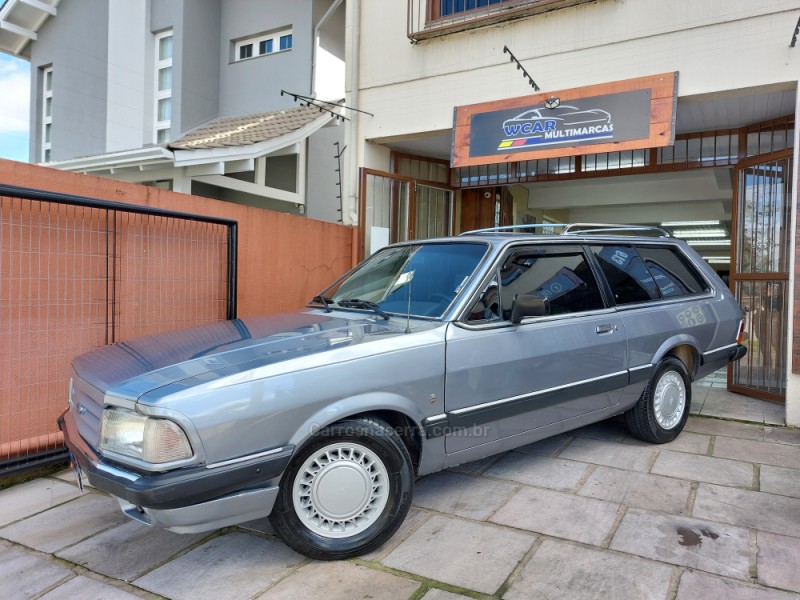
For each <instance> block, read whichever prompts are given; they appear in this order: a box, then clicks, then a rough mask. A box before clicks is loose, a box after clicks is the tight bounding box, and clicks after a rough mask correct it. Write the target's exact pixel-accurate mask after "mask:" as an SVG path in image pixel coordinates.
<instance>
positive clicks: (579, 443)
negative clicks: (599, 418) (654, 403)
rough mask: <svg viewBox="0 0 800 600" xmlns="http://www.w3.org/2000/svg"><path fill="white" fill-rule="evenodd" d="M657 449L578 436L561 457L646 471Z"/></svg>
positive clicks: (563, 451)
mask: <svg viewBox="0 0 800 600" xmlns="http://www.w3.org/2000/svg"><path fill="white" fill-rule="evenodd" d="M655 452H656V450H655V449H654V448H653V446H652V445H651V446H646V447H642V446H631V445H629V444H619V443H615V442H607V441H603V440H594V439H588V438H578V439H576V440H574V441H573V442H572V443H571V444H570V445H569V446H567V447H566V448H564V449H563V450H562V451H561V453H560V454H559V455H558V456H559V458H567V459H570V460H580V461H583V462H588V463H593V464H596V465H605V466H607V467H616V468H618V469H627V470H628V471H645V470H647V468H648V467H649V466H650V463H651V461H652V460H653V455H654V454H655Z"/></svg>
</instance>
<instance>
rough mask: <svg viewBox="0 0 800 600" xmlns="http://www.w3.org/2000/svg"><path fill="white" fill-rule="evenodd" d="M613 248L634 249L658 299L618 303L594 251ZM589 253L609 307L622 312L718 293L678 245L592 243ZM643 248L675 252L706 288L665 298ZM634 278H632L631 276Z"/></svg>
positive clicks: (616, 242)
mask: <svg viewBox="0 0 800 600" xmlns="http://www.w3.org/2000/svg"><path fill="white" fill-rule="evenodd" d="M613 246H625V247H627V248H632V249H633V250H634V252H635V253H636V257H637V258H638V259H639V260H640V261H641V263H642V265H643V266H644V268H645V270H646V271H647V273H648V275H650V277H651V278H652V281H653V286H654V287H655V290H656V292H657V293H658V297H657V298H650V299H647V300H639V301H634V302H618V301H617V299H616V297H615V295H614V287H613V286H612V285H611V282H610V281H609V279H608V277H606V274H605V271H604V270H603V267H602V265H601V264H600V260H599V259H598V258H597V256H596V254H595V252H594V249H595V248H597V247H613ZM586 247H587V251H588V253H589V255H590V257H591V259H592V261H593V262H594V263H595V266H596V268H595V272H596V273H599V278H600V284H601V288H603V289H604V290H605V294H606V296H607V302H608V304H609V306H612V307H616V308H617V309H620V310H627V309H630V308H637V307H641V306H650V305H652V304H656V303H674V302H684V301H686V300H687V299H696V298H703V297H709V296H713V295H714V294H715V293H716V289H715V287H714V285H713V284H712V283H711V281H710V280H709V279H708V277H707V276H706V274H705V273H704V272H703V270H702V269H701V268H700V266H699V265H697V264H695V262H694V261H693V260H692V259H691V257H690V256H689V255H687V254H686V253H685V252H684V251H683V250H682V248H681V247H680V246H678V245H676V244H665V243H663V241H662V242H658V241H654V243H647V242H640V241H633V240H631V241H630V242H626V243H622V242H619V241H613V242H612V241H601V240H598V241H596V242H595V241H592V242H591V243H587V244H586ZM642 248H658V249H667V250H670V251H671V252H673V254H675V255H676V257H677V259H678V260H679V261H680V262H681V263H682V264H683V265H684V267H685V268H686V269H687V270H688V271H689V272H690V274H692V275H694V276H695V277H696V278H697V280H698V281H699V282H700V283H701V284H702V285H703V286H704V289H702V290H701V291H699V292H692V293H689V294H681V295H671V296H665V295H664V293H663V291H662V290H661V287H660V286H659V285H658V283H657V282H656V277H655V275H654V274H653V272H652V271H651V270H650V267H648V266H647V261H646V260H645V258H644V257H643V256H642V255H641V253H640V249H642ZM631 277H632V276H631Z"/></svg>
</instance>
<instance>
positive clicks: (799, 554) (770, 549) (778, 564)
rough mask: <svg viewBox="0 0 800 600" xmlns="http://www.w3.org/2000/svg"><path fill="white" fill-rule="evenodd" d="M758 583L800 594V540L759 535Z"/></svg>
mask: <svg viewBox="0 0 800 600" xmlns="http://www.w3.org/2000/svg"><path fill="white" fill-rule="evenodd" d="M757 541H758V556H757V565H758V582H759V583H763V584H764V585H768V586H770V587H776V588H781V589H784V590H792V591H795V592H800V571H798V566H799V565H800V539H798V538H793V537H787V536H785V535H775V534H772V533H765V532H763V531H761V532H759V533H758V538H757Z"/></svg>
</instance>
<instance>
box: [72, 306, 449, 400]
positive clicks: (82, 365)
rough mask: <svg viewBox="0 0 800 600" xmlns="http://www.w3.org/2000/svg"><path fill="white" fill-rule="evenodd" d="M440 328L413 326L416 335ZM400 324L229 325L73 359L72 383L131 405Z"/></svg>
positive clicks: (315, 316) (323, 320) (285, 320)
mask: <svg viewBox="0 0 800 600" xmlns="http://www.w3.org/2000/svg"><path fill="white" fill-rule="evenodd" d="M436 325H441V323H425V324H421V323H420V322H419V321H417V322H415V326H414V330H415V331H418V330H419V329H420V328H422V329H428V328H430V327H432V326H436ZM406 329H407V327H406V321H405V319H396V318H395V319H390V320H388V321H387V320H383V319H376V318H373V317H372V316H371V315H369V316H367V315H363V316H362V315H358V316H355V315H353V314H348V313H345V312H337V313H323V312H321V311H320V312H317V311H305V312H297V313H287V314H275V315H268V316H263V317H251V318H246V319H234V320H232V321H223V322H220V323H214V324H211V325H204V326H200V327H193V328H190V329H182V330H178V331H171V332H168V333H162V334H158V335H153V336H149V337H143V338H139V339H135V340H131V341H126V342H118V343H116V344H112V345H110V346H104V347H102V348H98V349H96V350H93V351H91V352H88V353H86V354H83V355H81V356H78V357H77V358H75V359H74V360H73V363H72V366H73V371H74V373H75V375H76V376H77V377H79V378H80V379H81V380H83V381H84V382H86V383H88V384H89V385H91V386H92V387H94V388H96V389H97V390H99V391H100V392H102V393H104V394H105V393H111V394H113V395H115V396H119V397H123V398H127V399H129V400H136V399H138V398H140V397H141V396H142V395H144V394H146V393H147V392H150V391H152V390H155V389H158V388H162V387H164V386H168V385H171V384H175V383H177V382H180V381H183V380H186V379H190V378H191V379H193V380H194V381H196V382H200V381H203V380H205V381H209V380H213V379H218V378H220V377H225V376H228V375H234V374H236V373H241V372H243V371H246V370H248V369H253V368H257V367H262V366H267V365H271V364H275V363H279V362H282V361H287V360H290V359H295V358H301V357H305V356H311V355H314V354H318V353H320V352H325V351H328V350H332V349H334V348H340V347H345V346H353V345H356V344H361V343H364V342H368V341H373V340H375V339H378V338H380V339H385V338H386V337H394V336H399V335H403V334H404V333H405V332H406Z"/></svg>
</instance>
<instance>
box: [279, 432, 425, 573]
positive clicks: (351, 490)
mask: <svg viewBox="0 0 800 600" xmlns="http://www.w3.org/2000/svg"><path fill="white" fill-rule="evenodd" d="M413 486H414V473H413V468H412V466H411V457H410V456H409V454H408V450H407V449H406V447H405V445H404V444H403V441H402V440H401V439H400V437H399V436H398V435H397V433H396V432H395V431H394V430H393V429H392V428H391V427H390V426H389V425H388V424H387V423H385V422H384V421H382V420H380V419H376V418H358V419H349V420H346V421H342V422H340V423H334V424H333V425H330V426H329V427H326V428H325V429H323V430H322V431H320V432H318V433H317V434H315V435H314V436H313V437H312V438H311V439H310V440H309V442H308V443H307V444H306V445H305V446H303V448H302V449H301V450H300V452H298V454H297V455H296V456H295V457H294V458H293V459H292V462H291V464H290V465H289V468H288V469H287V470H286V472H285V473H284V475H283V478H282V480H281V485H280V491H279V492H278V498H277V499H276V501H275V506H274V508H273V510H272V514H271V515H270V522H271V523H272V526H273V528H274V529H275V532H276V533H277V534H278V535H279V536H280V537H281V539H283V541H284V542H286V544H287V545H288V546H290V547H291V548H292V549H293V550H296V551H297V552H300V553H301V554H304V555H306V556H308V557H310V558H315V559H322V560H337V559H343V558H348V557H351V556H357V555H359V554H363V553H365V552H369V551H371V550H373V549H375V548H377V547H378V546H380V545H381V544H383V543H384V542H385V541H386V540H387V539H389V538H390V537H391V536H392V534H393V533H394V532H395V531H396V530H397V528H398V527H399V526H400V524H401V523H402V522H403V519H405V517H406V514H407V513H408V509H409V507H410V506H411V497H412V493H413Z"/></svg>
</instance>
